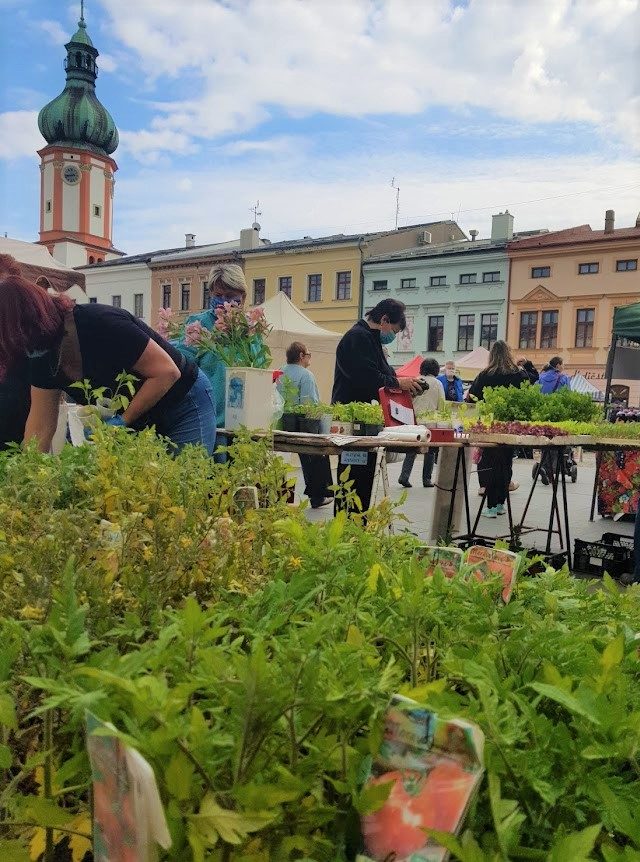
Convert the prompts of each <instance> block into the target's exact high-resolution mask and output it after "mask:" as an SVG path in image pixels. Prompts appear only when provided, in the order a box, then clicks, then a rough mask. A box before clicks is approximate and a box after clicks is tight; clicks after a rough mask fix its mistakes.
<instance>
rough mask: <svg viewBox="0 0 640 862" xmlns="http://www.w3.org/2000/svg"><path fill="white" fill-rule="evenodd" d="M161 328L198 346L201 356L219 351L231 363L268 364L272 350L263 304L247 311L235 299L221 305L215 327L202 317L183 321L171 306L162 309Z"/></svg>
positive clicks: (165, 335) (227, 363) (159, 326)
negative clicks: (207, 325)
mask: <svg viewBox="0 0 640 862" xmlns="http://www.w3.org/2000/svg"><path fill="white" fill-rule="evenodd" d="M157 329H158V332H159V333H160V334H161V335H163V336H164V337H165V338H169V339H172V340H181V341H183V343H184V344H185V345H186V346H187V347H192V348H194V349H195V350H196V352H197V354H198V358H199V359H201V358H202V357H203V356H205V355H206V354H209V353H213V354H215V355H216V356H217V357H218V358H219V359H220V361H221V362H223V363H224V364H225V365H228V366H234V365H235V366H245V367H249V368H268V367H269V365H270V364H271V351H270V350H269V347H268V345H267V344H266V343H265V337H266V336H267V335H268V334H269V332H271V329H272V327H271V326H269V324H268V323H267V320H266V318H265V316H264V311H263V310H262V309H261V308H250V309H249V310H248V311H244V310H243V309H242V308H240V307H239V306H238V305H236V304H234V303H232V302H225V304H224V305H223V306H222V307H220V308H217V309H216V311H215V323H214V325H213V328H212V329H209V328H208V327H206V326H204V324H203V323H202V322H201V321H199V320H194V321H191V322H190V323H187V324H185V323H183V322H181V321H179V320H178V319H176V316H175V315H174V313H173V312H172V311H171V309H167V308H163V309H161V310H160V315H159V321H158V327H157Z"/></svg>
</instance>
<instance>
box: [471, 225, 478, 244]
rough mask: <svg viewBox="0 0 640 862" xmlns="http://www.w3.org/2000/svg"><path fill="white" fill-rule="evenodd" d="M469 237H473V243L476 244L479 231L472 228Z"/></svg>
mask: <svg viewBox="0 0 640 862" xmlns="http://www.w3.org/2000/svg"><path fill="white" fill-rule="evenodd" d="M469 236H470V237H471V242H475V241H476V237H477V236H478V231H477V230H476V229H475V228H472V229H471V230H470V231H469Z"/></svg>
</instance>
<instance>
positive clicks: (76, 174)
mask: <svg viewBox="0 0 640 862" xmlns="http://www.w3.org/2000/svg"><path fill="white" fill-rule="evenodd" d="M62 177H63V179H64V181H65V182H66V183H69V184H70V185H74V184H75V183H77V182H78V180H79V179H80V171H79V169H78V168H77V167H76V165H65V166H64V168H63V170H62Z"/></svg>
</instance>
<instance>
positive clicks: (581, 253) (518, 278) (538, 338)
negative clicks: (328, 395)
mask: <svg viewBox="0 0 640 862" xmlns="http://www.w3.org/2000/svg"><path fill="white" fill-rule="evenodd" d="M614 218H615V217H614V215H613V213H612V211H608V212H607V217H606V223H605V229H604V230H592V229H591V227H590V226H589V225H580V226H579V227H575V228H569V229H568V230H561V231H556V232H553V233H548V234H543V235H541V236H538V237H533V238H530V239H524V240H520V241H516V242H512V243H510V244H509V246H508V255H509V259H510V276H509V290H508V316H507V340H508V342H509V344H510V345H511V346H512V347H513V348H514V349H515V350H516V351H517V352H518V353H519V354H524V355H526V356H527V357H528V358H529V359H531V360H532V362H533V363H534V364H535V365H536V366H537V367H538V368H541V367H542V366H543V365H544V364H545V363H546V362H547V361H548V360H549V359H550V358H551V357H552V356H555V355H559V356H562V357H563V359H564V361H565V369H566V370H567V371H568V373H569V374H574V373H576V372H580V373H581V374H582V375H584V377H586V378H587V379H588V380H590V381H591V382H593V383H594V384H595V385H596V386H598V388H602V389H604V381H605V368H606V362H607V354H608V350H609V347H610V345H611V331H612V324H613V313H614V311H615V309H616V308H618V307H620V306H624V305H629V304H630V303H633V302H638V301H640V273H639V271H638V262H639V260H640V217H639V219H638V221H637V222H636V224H635V226H633V227H630V228H616V227H615V225H614ZM638 388H639V387H638V384H636V385H635V386H634V387H632V394H631V398H632V402H633V403H636V404H637V403H638V394H639V392H638ZM633 390H635V392H634V391H633Z"/></svg>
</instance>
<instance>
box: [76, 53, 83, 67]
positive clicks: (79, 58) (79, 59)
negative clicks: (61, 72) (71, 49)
mask: <svg viewBox="0 0 640 862" xmlns="http://www.w3.org/2000/svg"><path fill="white" fill-rule="evenodd" d="M76 66H78V67H80V66H82V54H81V53H80V51H76Z"/></svg>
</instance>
